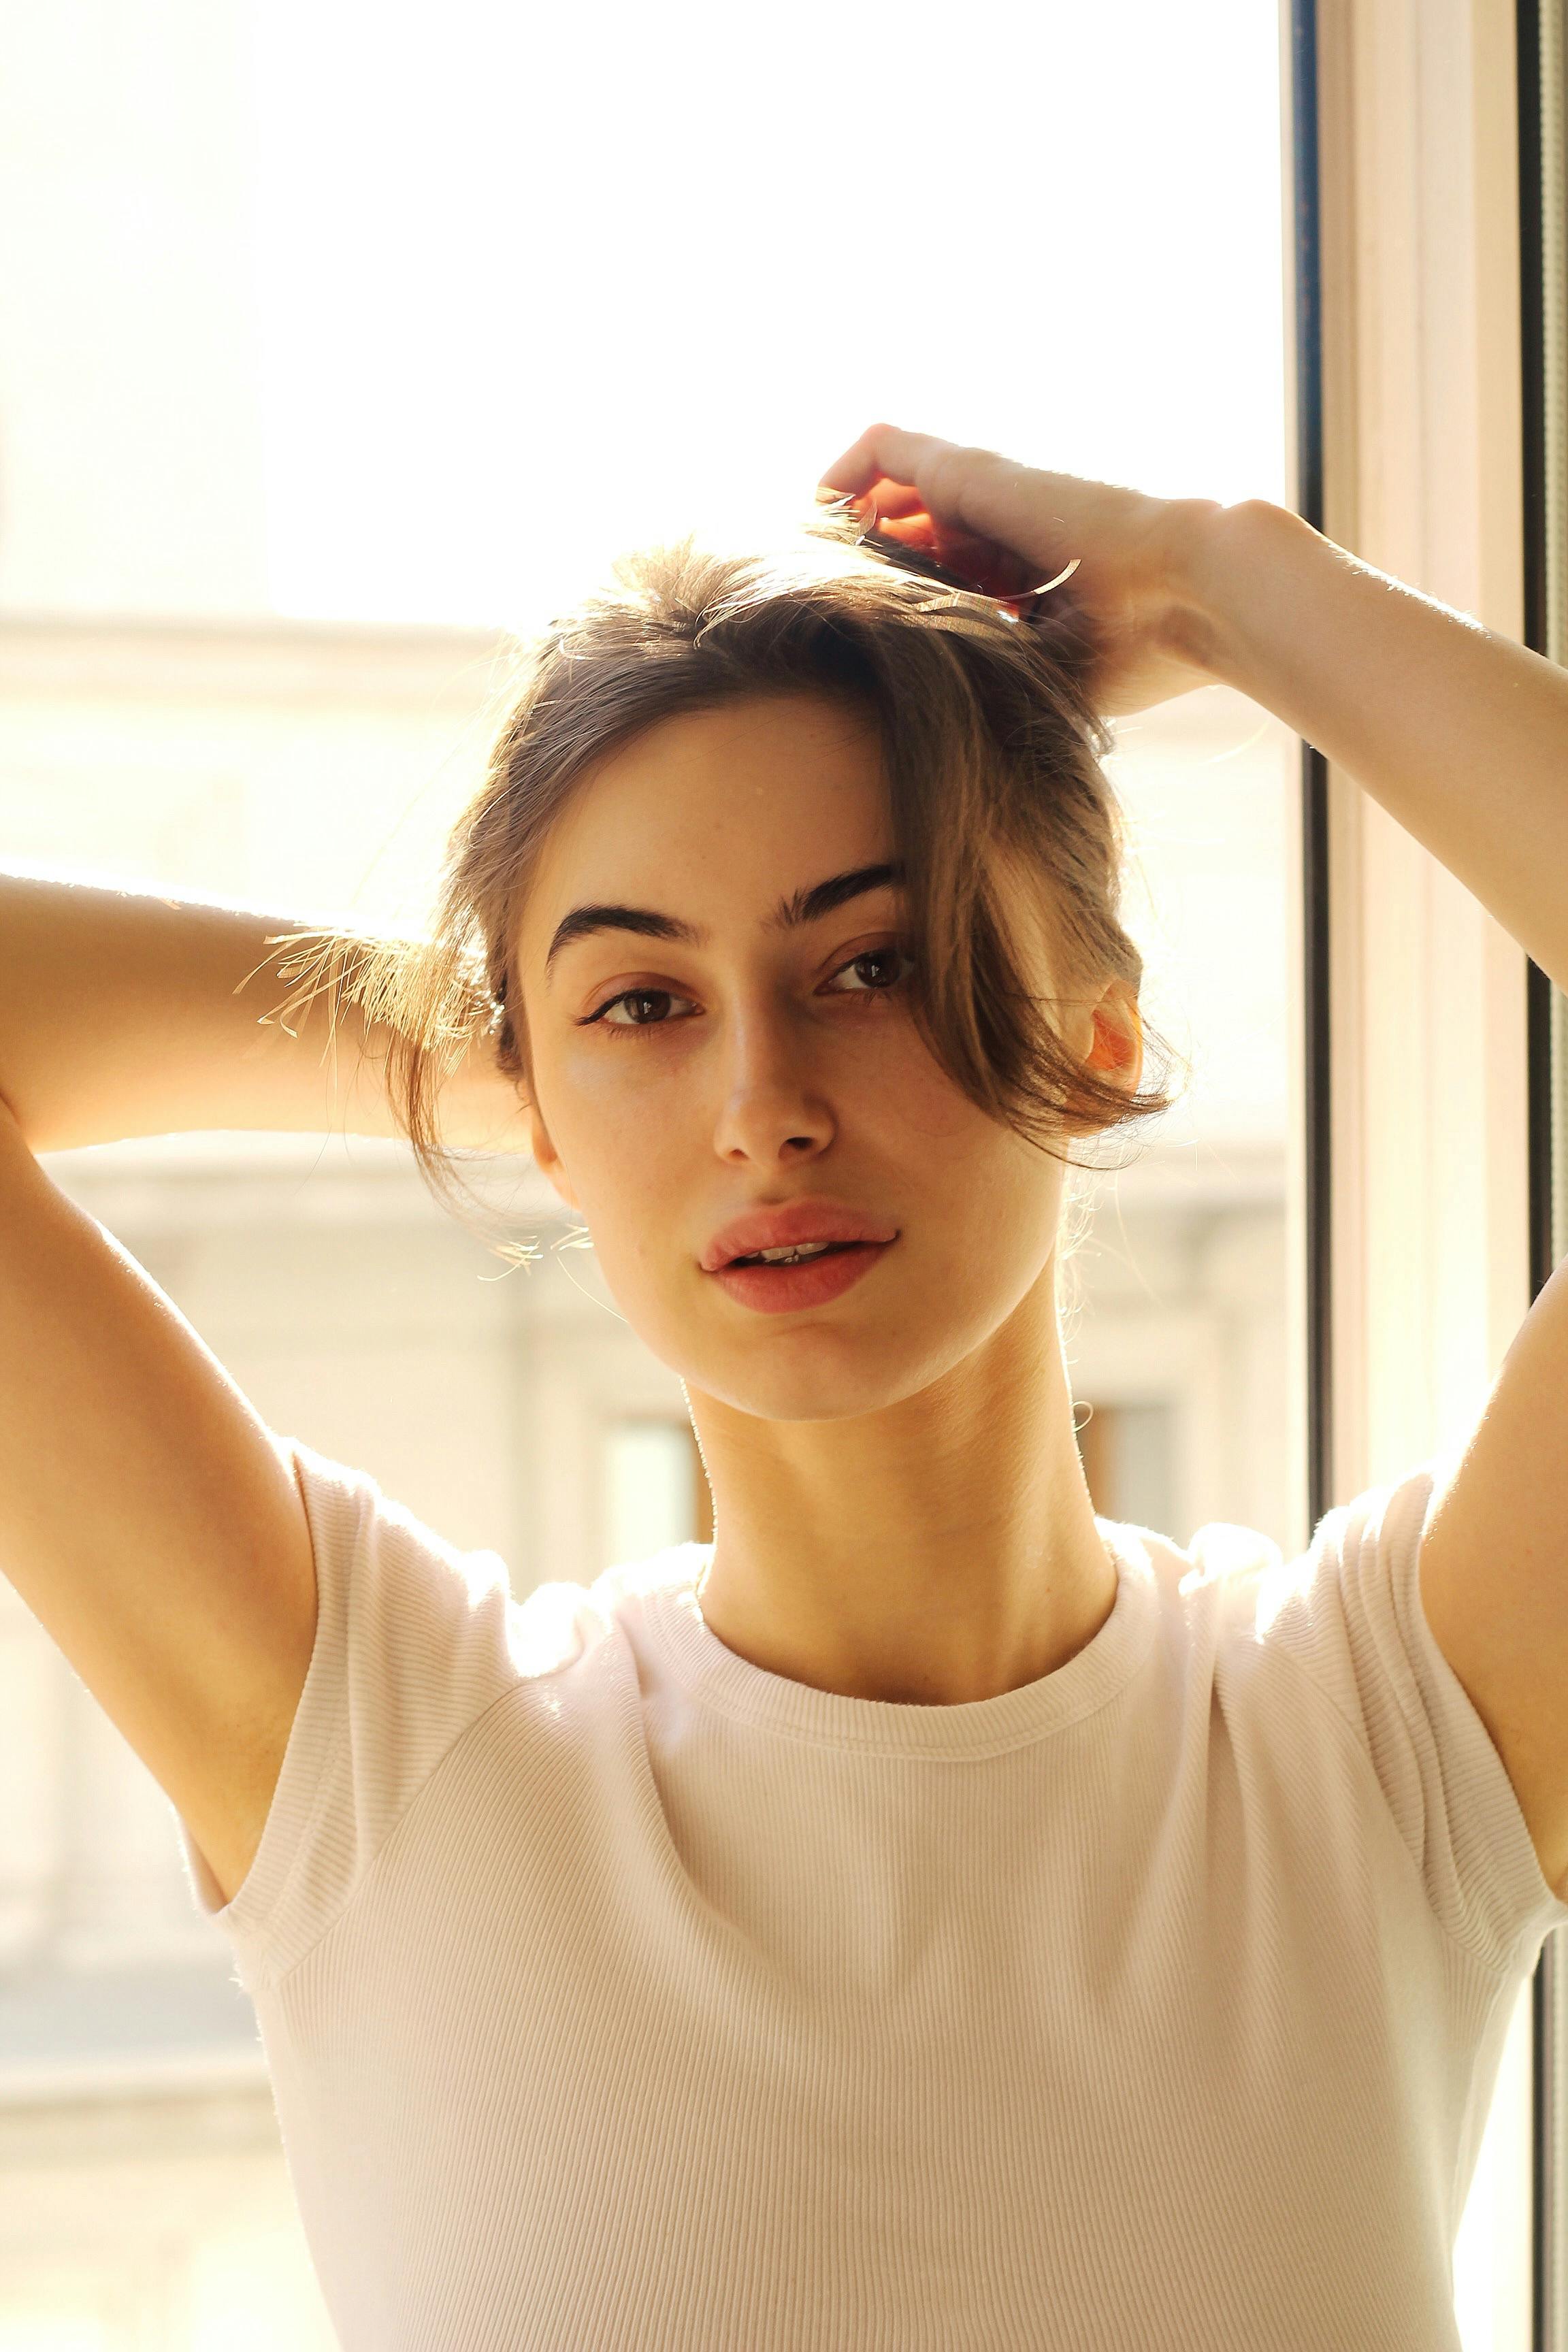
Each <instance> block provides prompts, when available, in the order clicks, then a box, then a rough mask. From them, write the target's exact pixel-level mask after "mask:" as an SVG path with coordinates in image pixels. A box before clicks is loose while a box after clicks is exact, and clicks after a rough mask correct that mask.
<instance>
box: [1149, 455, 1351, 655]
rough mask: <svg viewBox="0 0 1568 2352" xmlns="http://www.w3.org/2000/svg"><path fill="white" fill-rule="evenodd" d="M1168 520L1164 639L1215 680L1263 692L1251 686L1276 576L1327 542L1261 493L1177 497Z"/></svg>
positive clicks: (1273, 614) (1276, 602)
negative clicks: (1218, 499) (1219, 498)
mask: <svg viewBox="0 0 1568 2352" xmlns="http://www.w3.org/2000/svg"><path fill="white" fill-rule="evenodd" d="M1174 521H1175V528H1174V529H1173V532H1172V544H1171V553H1170V581H1169V589H1168V597H1169V603H1168V606H1167V611H1166V616H1165V621H1164V625H1163V631H1162V635H1163V639H1164V642H1165V643H1166V645H1167V646H1168V647H1169V648H1170V650H1171V651H1172V652H1173V654H1175V655H1176V656H1178V657H1179V658H1180V659H1181V660H1183V661H1184V662H1187V663H1189V664H1190V665H1191V666H1192V667H1194V668H1196V669H1200V670H1202V671H1203V672H1204V673H1205V675H1206V676H1207V677H1210V678H1212V679H1214V680H1215V682H1216V683H1217V684H1221V685H1225V686H1232V687H1236V688H1237V689H1238V690H1239V691H1240V692H1241V693H1243V694H1250V695H1252V696H1253V698H1255V699H1258V700H1264V699H1266V697H1264V696H1263V695H1261V694H1259V692H1258V686H1259V682H1260V677H1261V674H1262V672H1263V670H1265V669H1267V667H1268V663H1267V660H1266V659H1260V656H1263V655H1264V653H1265V642H1264V641H1265V640H1266V639H1267V636H1268V631H1269V628H1270V626H1271V625H1272V624H1273V622H1274V621H1275V620H1276V619H1277V618H1278V617H1279V615H1280V614H1282V612H1283V611H1284V610H1285V609H1286V608H1287V605H1288V600H1281V599H1280V597H1279V585H1280V583H1281V580H1282V578H1283V577H1284V576H1286V575H1288V573H1289V572H1290V571H1291V570H1293V569H1294V568H1295V567H1297V566H1299V565H1300V564H1303V563H1309V562H1310V560H1311V554H1312V551H1313V549H1314V548H1321V547H1323V546H1325V545H1326V542H1325V541H1323V540H1321V537H1320V535H1319V534H1318V532H1316V531H1315V530H1312V528H1311V526H1310V523H1307V522H1304V521H1303V520H1302V519H1301V517H1300V515H1298V514H1295V513H1293V512H1292V511H1291V509H1289V507H1282V506H1277V505H1275V504H1274V502H1273V501H1272V500H1271V499H1240V500H1238V501H1237V503H1236V504H1235V505H1233V506H1214V505H1209V504H1206V503H1200V502H1199V501H1197V500H1190V501H1183V502H1181V504H1180V506H1179V508H1178V509H1177V513H1176V516H1175V518H1174Z"/></svg>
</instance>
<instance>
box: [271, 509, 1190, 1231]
mask: <svg viewBox="0 0 1568 2352" xmlns="http://www.w3.org/2000/svg"><path fill="white" fill-rule="evenodd" d="M917 561H918V560H917ZM615 580H616V585H615V586H614V587H611V588H608V589H606V590H605V591H604V592H602V593H598V594H595V595H594V596H592V597H591V598H589V599H588V600H587V601H586V602H585V603H584V604H582V605H581V607H580V608H579V609H578V610H576V611H575V612H574V613H572V614H569V615H568V616H566V617H565V618H563V619H561V620H559V621H556V622H555V623H553V624H552V626H551V627H550V628H549V629H548V630H547V631H546V632H545V633H544V635H542V638H541V639H540V640H539V641H538V642H537V643H536V644H535V645H534V646H532V647H531V649H530V650H529V652H528V654H527V656H526V666H525V669H524V674H523V683H522V686H521V693H520V694H519V695H518V697H517V699H516V701H515V703H514V705H513V707H512V708H511V709H510V714H509V715H508V717H507V718H506V719H505V722H504V724H503V725H502V727H501V729H500V735H499V738H498V740H497V741H496V744H495V747H494V751H493V752H492V754H491V757H490V760H489V767H488V770H487V772H486V774H485V777H484V780H483V782H482V783H481V784H480V786H479V789H478V791H477V792H476V793H474V795H473V797H472V799H471V800H470V802H469V803H468V806H467V808H466V809H465V810H464V811H463V813H462V814H461V816H460V817H459V818H458V823H457V824H456V825H455V826H454V828H453V831H452V833H451V835H450V838H449V841H448V843H447V851H446V856H445V858H444V861H443V865H442V869H441V877H440V887H439V893H438V897H437V905H436V910H435V917H434V921H433V923H432V925H431V927H430V929H429V930H428V933H427V935H426V937H424V938H422V939H419V940H374V939H366V938H360V937H356V936H354V935H353V933H351V932H348V931H324V930H310V931H300V932H296V933H292V934H289V935H288V936H287V939H286V941H285V944H286V946H287V947H288V948H289V950H290V952H289V955H288V956H286V957H285V958H284V959H283V960H281V961H279V965H278V969H279V973H280V975H281V976H282V977H284V978H286V979H289V978H292V979H294V980H295V981H297V982H299V983H300V985H299V986H298V987H297V988H296V990H295V992H294V994H293V995H292V996H291V997H290V998H289V1001H288V1003H287V1004H286V1005H285V1006H284V1007H282V1008H281V1009H280V1010H281V1013H282V1016H283V1017H285V1018H286V1017H287V1014H288V1013H289V1012H291V1011H295V1010H297V1009H298V1008H299V1007H300V1006H301V1005H303V1004H305V1003H309V1002H310V1001H311V1000H312V999H314V998H315V997H316V996H318V995H321V994H322V993H325V994H326V995H327V997H328V1000H329V1005H330V1008H331V1013H332V1016H333V1018H334V1019H335V1018H336V1014H337V1012H338V1010H339V1008H340V1006H341V1005H342V1003H351V1002H352V1003H358V1004H359V1005H360V1006H361V1007H362V1008H363V1014H364V1018H365V1020H366V1023H367V1024H374V1023H382V1024H385V1026H386V1030H387V1032H388V1033H389V1045H388V1050H387V1058H386V1063H385V1069H384V1077H385V1083H386V1087H387V1091H388V1095H389V1098H390V1100H391V1103H392V1106H393V1112H394V1117H395V1120H396V1122H397V1124H398V1126H399V1128H400V1129H402V1131H403V1132H404V1133H405V1135H406V1136H407V1138H408V1140H409V1141H410V1143H411V1144H412V1146H413V1149H414V1151H415V1154H416V1159H417V1160H418V1163H419V1166H420V1168H421V1170H422V1171H423V1172H424V1174H425V1176H426V1181H428V1182H429V1183H430V1185H431V1187H432V1190H433V1191H435V1192H437V1195H438V1196H446V1197H447V1198H448V1199H451V1198H452V1197H454V1196H455V1195H456V1194H458V1192H460V1191H461V1189H462V1188H461V1187H460V1185H459V1184H458V1182H457V1181H456V1179H455V1176H454V1160H453V1158H452V1155H451V1154H450V1153H449V1152H448V1151H447V1150H445V1149H444V1148H443V1147H442V1145H441V1142H440V1139H439V1133H438V1122H437V1097H438V1095H439V1092H440V1089H441V1086H442V1084H443V1083H444V1081H445V1079H446V1077H447V1075H448V1074H449V1073H450V1071H451V1070H452V1068H453V1067H455V1066H456V1064H457V1063H458V1060H459V1059H461V1057H462V1056H463V1055H464V1054H465V1053H466V1052H467V1051H468V1050H469V1049H470V1048H471V1047H473V1046H474V1045H477V1044H480V1043H482V1042H484V1041H487V1040H488V1042H489V1047H490V1050H491V1051H493V1053H494V1055H495V1057H496V1059H497V1061H498V1063H499V1065H500V1067H501V1069H502V1070H503V1071H505V1072H506V1073H508V1074H509V1075H510V1076H513V1077H514V1078H515V1079H516V1080H517V1081H518V1083H519V1085H520V1087H522V1088H524V1089H526V1087H527V1086H528V1084H529V1062H528V1038H527V1034H526V1031H525V1028H524V1024H523V1007H522V992H521V983H520V980H519V972H518V962H517V957H518V940H519V919H520V915H521V908H522V904H523V901H524V898H525V897H526V894H527V892H528V889H529V886H530V883H531V879H532V877H533V875H534V872H535V870H536V867H537V866H538V863H539V858H540V854H541V852H542V848H543V845H544V843H545V841H546V839H547V838H548V836H549V834H550V830H551V827H552V825H553V824H554V823H555V821H556V819H557V817H558V816H559V815H560V814H561V812H562V810H563V808H564V807H565V805H566V803H567V802H568V801H569V800H570V799H571V797H572V795H573V793H574V791H575V790H576V789H577V787H578V785H579V784H580V783H581V782H582V781H583V780H584V777H585V776H586V775H587V774H588V773H589V772H590V771H591V770H592V769H593V767H594V766H595V763H596V762H598V761H602V760H603V759H604V758H605V755H606V754H608V753H609V752H611V751H616V750H618V749H620V748H621V747H623V746H624V745H626V743H627V742H628V741H629V740H631V739H633V738H634V737H636V736H637V735H638V734H640V733H642V732H643V731H644V730H647V729H648V728H650V727H654V726H657V725H658V722H659V721H660V720H661V719H670V718H673V717H675V716H677V715H678V714H680V713H684V712H689V711H698V710H708V709H714V708H715V707H717V706H720V705H721V704H725V703H730V702H734V701H738V700H740V699H742V698H745V697H752V696H761V695H769V696H771V695H778V694H802V695H816V696H827V697H831V698H839V699H841V700H842V701H843V702H844V703H845V704H846V705H847V706H848V707H850V708H852V709H855V710H857V711H858V712H860V713H862V714H864V715H865V716H866V717H868V719H870V720H871V721H872V722H873V724H874V726H875V728H876V730H877V732H878V735H879V739H880V743H881V750H882V757H883V762H884V768H885V772H886V775H887V779H888V785H889V794H890V800H891V812H892V831H893V837H894V843H895V852H894V854H895V856H896V857H897V859H898V861H899V863H900V866H901V868H902V876H903V887H904V898H905V905H906V908H907V922H906V924H905V925H904V943H905V946H906V949H907V950H908V952H909V953H910V956H911V958H912V960H913V964H914V975H913V978H912V980H911V982H910V988H911V999H910V1002H911V1009H912V1011H913V1013H914V1016H915V1018H916V1020H917V1021H918V1022H919V1024H920V1027H921V1033H922V1034H923V1036H924V1038H925V1041H926V1043H927V1045H928V1046H929V1048H930V1050H931V1054H932V1055H934V1057H935V1059H936V1060H937V1062H938V1063H939V1065H940V1066H941V1067H942V1069H943V1070H945V1071H946V1073H947V1075H948V1076H949V1077H950V1078H951V1079H952V1082H953V1084H954V1085H955V1086H956V1087H959V1088H960V1090H961V1091H962V1092H963V1094H964V1095H965V1096H966V1097H968V1098H969V1100H970V1101H971V1102H973V1103H974V1104H976V1105H977V1106H978V1107H979V1108H981V1109H982V1110H984V1111H985V1112H987V1113H989V1114H990V1115H991V1116H992V1117H993V1118H997V1119H999V1120H1002V1121H1005V1123H1006V1124H1007V1125H1008V1126H1010V1127H1012V1128H1013V1129H1015V1130H1016V1132H1017V1133H1018V1134H1020V1135H1022V1136H1024V1137H1026V1138H1027V1139H1029V1140H1031V1141H1032V1142H1034V1143H1036V1144H1037V1145H1038V1146H1039V1147H1040V1148H1041V1149H1042V1150H1046V1151H1048V1152H1051V1153H1053V1154H1054V1155H1055V1156H1057V1157H1063V1156H1065V1155H1064V1154H1063V1153H1062V1152H1061V1151H1060V1150H1059V1147H1060V1146H1061V1144H1062V1143H1063V1142H1064V1141H1065V1140H1066V1139H1067V1138H1068V1136H1070V1135H1072V1134H1075V1133H1076V1134H1097V1133H1103V1132H1105V1131H1106V1130H1108V1129H1111V1128H1113V1127H1119V1126H1121V1125H1123V1124H1125V1123H1126V1122H1128V1121H1130V1120H1133V1119H1138V1118H1148V1117H1151V1116H1152V1115H1153V1114H1155V1113H1157V1112H1160V1111H1163V1110H1164V1109H1166V1108H1168V1107H1169V1105H1170V1103H1171V1102H1172V1101H1173V1098H1174V1097H1173V1091H1170V1090H1168V1089H1167V1087H1166V1086H1165V1085H1163V1084H1162V1083H1159V1082H1158V1081H1157V1082H1156V1083H1154V1084H1152V1085H1148V1086H1145V1087H1142V1088H1141V1089H1140V1090H1139V1091H1138V1092H1136V1093H1130V1092H1128V1091H1127V1090H1126V1089H1125V1088H1124V1087H1119V1086H1117V1085H1115V1084H1114V1083H1113V1082H1112V1081H1110V1079H1107V1078H1104V1077H1102V1076H1100V1075H1098V1074H1097V1073H1096V1072H1095V1071H1093V1070H1091V1069H1089V1068H1087V1067H1086V1066H1084V1065H1083V1064H1082V1063H1081V1062H1080V1061H1079V1059H1078V1058H1077V1056H1076V1055H1074V1054H1073V1053H1072V1052H1071V1051H1070V1050H1069V1049H1068V1047H1067V1046H1066V1045H1064V1043H1063V1042H1062V1040H1061V1038H1060V1036H1059V1035H1058V1029H1057V1026H1056V1024H1055V1023H1054V1021H1053V1019H1052V1016H1051V1005H1052V1002H1053V1000H1052V999H1050V998H1049V997H1046V996H1042V995H1041V994H1039V993H1038V992H1032V991H1031V988H1030V985H1029V982H1028V978H1027V958H1028V956H1029V953H1030V944H1031V943H1030V942H1029V941H1027V940H1021V939H1019V938H1018V937H1016V934H1015V929H1014V926H1013V924H1012V922H1011V921H1010V920H1009V918H1008V915H1007V913H1006V911H1005V908H1006V906H1007V903H1008V891H1009V887H1011V888H1012V889H1014V890H1016V887H1017V884H1018V882H1019V880H1020V879H1022V880H1023V882H1024V883H1025V884H1026V886H1030V885H1032V886H1033V887H1034V888H1035V889H1037V893H1038V897H1037V901H1036V904H1037V908H1038V910H1039V912H1040V913H1041V914H1043V916H1044V918H1045V938H1046V940H1047V942H1048V947H1047V953H1048V957H1049V961H1050V964H1051V968H1052V971H1053V976H1054V977H1055V978H1056V980H1057V982H1058V986H1059V987H1060V989H1061V992H1062V995H1063V997H1064V998H1073V997H1075V996H1076V997H1077V998H1078V999H1079V1001H1082V999H1083V998H1084V997H1085V996H1087V995H1089V993H1090V992H1092V993H1093V994H1095V995H1098V993H1099V992H1100V989H1102V988H1103V987H1104V985H1105V984H1106V982H1108V981H1110V980H1112V979H1117V980H1121V981H1122V982H1125V983H1126V985H1127V987H1128V989H1129V991H1130V992H1131V993H1132V995H1133V996H1134V997H1135V996H1136V993H1137V990H1138V986H1139V982H1140V981H1141V978H1142V959H1141V958H1140V956H1139V953H1138V950H1137V949H1136V948H1135V947H1134V946H1133V944H1132V942H1131V940H1130V939H1129V937H1128V935H1127V933H1126V931H1125V930H1124V929H1122V926H1121V919H1120V914H1119V899H1120V888H1121V864H1122V856H1123V837H1122V832H1121V815H1120V810H1119V807H1118V803H1117V801H1116V798H1115V795H1114V793H1113V792H1112V789H1111V787H1110V783H1109V782H1108V780H1107V778H1106V776H1105V774H1104V772H1103V771H1102V769H1101V766H1100V758H1101V756H1102V755H1103V753H1104V752H1105V751H1107V750H1108V749H1109V745H1110V738H1109V736H1108V734H1107V732H1106V730H1105V728H1104V726H1103V724H1102V723H1101V721H1100V719H1098V718H1097V716H1096V714H1095V712H1094V709H1093V708H1092V706H1091V704H1090V702H1089V698H1088V696H1087V693H1086V681H1087V678H1088V676H1089V665H1090V661H1091V658H1092V652H1093V648H1092V646H1091V644H1090V642H1089V637H1088V635H1087V633H1086V629H1085V625H1084V623H1083V621H1082V618H1081V614H1079V611H1078V609H1077V608H1075V607H1074V606H1073V604H1071V602H1070V600H1065V601H1064V599H1063V598H1062V597H1061V595H1060V593H1059V592H1056V591H1053V592H1052V593H1051V594H1048V595H1046V596H1044V597H1037V599H1036V600H1035V616H1034V617H1031V618H1029V619H1025V620H1020V619H1016V618H1015V617H1014V614H1013V612H1012V610H1010V609H1009V608H1008V607H1006V606H1005V605H1004V604H1000V603H999V602H998V601H997V600H996V599H994V597H991V596H989V595H985V594H983V593H979V592H977V591H969V590H966V589H965V588H963V587H962V586H959V585H955V584H952V583H951V582H950V580H949V579H948V577H947V576H945V575H942V573H940V572H939V571H938V570H937V568H936V567H934V566H929V565H928V566H926V567H924V568H921V569H913V568H910V562H909V561H906V560H903V559H901V558H900V557H899V554H898V551H897V550H896V549H895V548H892V547H890V546H889V542H887V541H877V542H876V543H875V544H869V543H868V540H867V534H866V533H865V532H864V531H863V530H859V529H858V528H857V526H856V525H855V523H854V522H853V520H851V519H850V518H849V517H848V516H847V514H845V513H844V512H843V511H842V510H838V511H830V512H824V513H823V514H822V515H820V516H819V517H818V519H816V520H815V521H814V522H813V523H811V524H810V525H809V526H808V527H807V529H806V530H805V531H803V533H802V534H801V536H800V539H799V541H798V542H797V543H796V544H795V545H794V546H793V547H792V548H790V549H789V550H788V551H785V552H784V553H779V554H773V555H769V556H765V557H764V556H756V555H725V554H719V553H713V552H710V551H704V550H702V549H700V548H699V547H697V546H696V545H694V544H693V543H692V542H691V541H685V542H683V543H681V544H679V545H677V546H673V547H667V548H660V549H656V550H654V551H651V552H647V553H644V554H639V555H634V556H630V557H628V558H626V559H625V560H624V561H623V562H620V563H619V564H617V565H616V570H615ZM1053 599H1054V601H1053ZM1036 944H1037V943H1036ZM1151 1043H1154V1044H1156V1045H1158V1047H1159V1056H1160V1060H1161V1064H1162V1070H1161V1076H1165V1075H1166V1074H1168V1069H1169V1065H1170V1054H1169V1048H1168V1047H1165V1046H1164V1045H1163V1043H1161V1041H1152V1040H1150V1039H1148V1038H1147V1037H1146V1039H1145V1056H1146V1060H1147V1057H1148V1047H1149V1045H1150V1044H1151Z"/></svg>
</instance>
